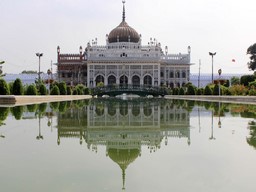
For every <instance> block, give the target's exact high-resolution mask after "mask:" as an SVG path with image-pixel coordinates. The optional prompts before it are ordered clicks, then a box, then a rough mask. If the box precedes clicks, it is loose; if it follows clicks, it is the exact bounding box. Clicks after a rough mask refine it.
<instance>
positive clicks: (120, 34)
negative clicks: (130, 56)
mask: <svg viewBox="0 0 256 192" xmlns="http://www.w3.org/2000/svg"><path fill="white" fill-rule="evenodd" d="M139 40H140V35H139V34H138V33H137V31H135V30H134V29H133V28H132V27H130V26H129V25H128V24H127V23H126V22H125V20H123V21H122V22H121V23H120V25H118V26H117V27H116V28H115V29H113V30H112V31H111V32H110V33H109V36H108V41H109V43H116V42H133V43H138V42H139Z"/></svg>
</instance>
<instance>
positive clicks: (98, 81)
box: [95, 75, 104, 86]
mask: <svg viewBox="0 0 256 192" xmlns="http://www.w3.org/2000/svg"><path fill="white" fill-rule="evenodd" d="M95 82H96V86H97V85H98V84H99V83H103V85H104V77H103V76H102V75H98V76H97V77H96V80H95Z"/></svg>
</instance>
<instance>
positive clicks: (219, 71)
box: [218, 69, 222, 96]
mask: <svg viewBox="0 0 256 192" xmlns="http://www.w3.org/2000/svg"><path fill="white" fill-rule="evenodd" d="M221 72H222V70H221V69H219V70H218V73H219V96H220V75H221Z"/></svg>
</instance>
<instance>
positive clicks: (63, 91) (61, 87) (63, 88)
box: [59, 81, 67, 95]
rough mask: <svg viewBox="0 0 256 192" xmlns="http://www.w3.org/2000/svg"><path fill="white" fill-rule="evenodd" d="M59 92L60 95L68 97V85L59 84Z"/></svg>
mask: <svg viewBox="0 0 256 192" xmlns="http://www.w3.org/2000/svg"><path fill="white" fill-rule="evenodd" d="M59 90H60V95H67V85H66V83H65V82H63V81H62V82H60V83H59Z"/></svg>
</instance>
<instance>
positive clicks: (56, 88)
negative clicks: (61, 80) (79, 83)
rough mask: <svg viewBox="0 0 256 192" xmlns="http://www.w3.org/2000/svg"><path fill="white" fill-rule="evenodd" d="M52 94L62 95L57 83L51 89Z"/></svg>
mask: <svg viewBox="0 0 256 192" xmlns="http://www.w3.org/2000/svg"><path fill="white" fill-rule="evenodd" d="M51 95H60V90H59V87H58V86H57V85H54V87H53V88H52V89H51Z"/></svg>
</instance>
